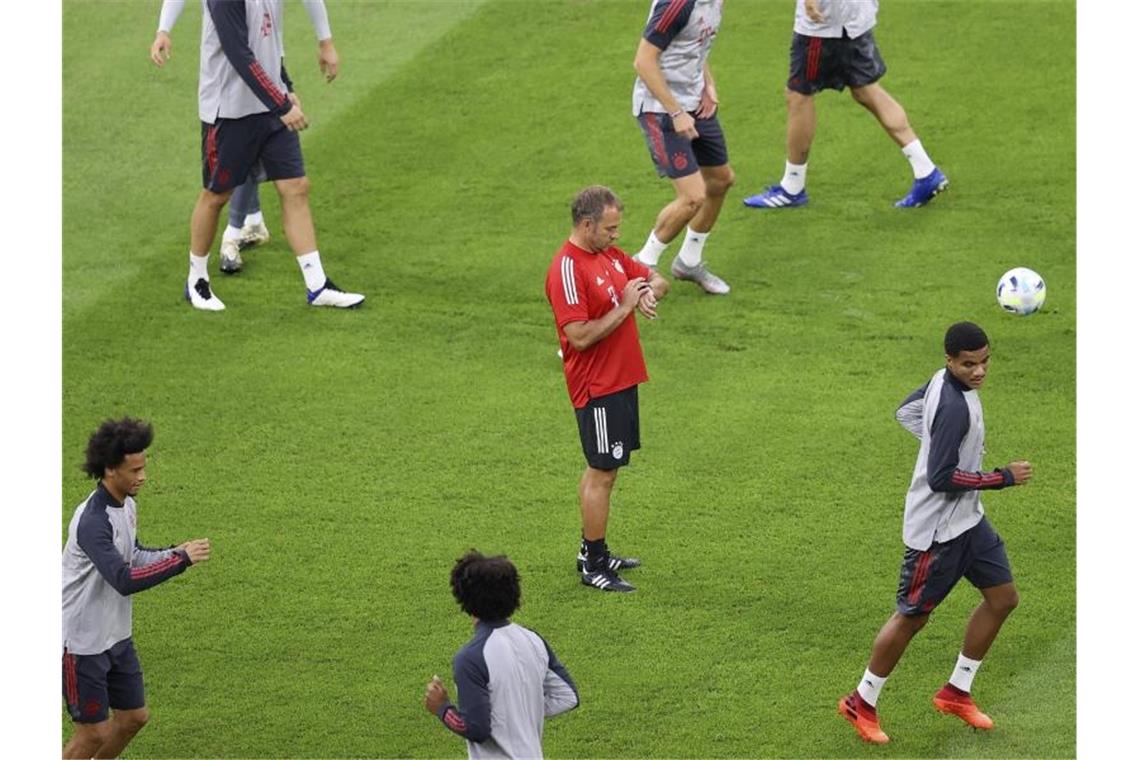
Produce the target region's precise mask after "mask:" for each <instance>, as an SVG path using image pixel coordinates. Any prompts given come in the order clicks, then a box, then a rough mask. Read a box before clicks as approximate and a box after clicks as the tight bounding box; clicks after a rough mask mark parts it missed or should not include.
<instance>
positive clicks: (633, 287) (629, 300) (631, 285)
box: [621, 277, 649, 313]
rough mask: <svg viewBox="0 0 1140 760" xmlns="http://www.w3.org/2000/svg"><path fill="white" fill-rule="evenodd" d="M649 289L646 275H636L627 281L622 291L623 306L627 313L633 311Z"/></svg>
mask: <svg viewBox="0 0 1140 760" xmlns="http://www.w3.org/2000/svg"><path fill="white" fill-rule="evenodd" d="M647 290H649V283H648V282H646V281H645V278H644V277H634V278H633V279H632V280H630V281H629V282H627V283H626V284H625V287H624V288H622V291H621V306H622V308H623V309H625V310H626V312H627V313H632V312H633V310H634V309H636V308H637V304H638V302H639V301H641V298H642V296H643V295H644V294H645V291H647Z"/></svg>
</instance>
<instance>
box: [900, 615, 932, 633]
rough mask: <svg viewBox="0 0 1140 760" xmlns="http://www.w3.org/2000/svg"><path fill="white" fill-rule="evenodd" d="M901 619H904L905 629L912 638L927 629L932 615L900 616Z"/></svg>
mask: <svg viewBox="0 0 1140 760" xmlns="http://www.w3.org/2000/svg"><path fill="white" fill-rule="evenodd" d="M899 617H900V618H901V619H902V624H903V627H905V628H906V629H907V631H908V632H909V633H910V635H911V636H913V635H915V634H916V633H918V632H919V631H921V630H922V629H923V628H925V627H926V621H927V620H930V615H899Z"/></svg>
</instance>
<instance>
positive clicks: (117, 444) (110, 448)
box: [83, 417, 154, 480]
mask: <svg viewBox="0 0 1140 760" xmlns="http://www.w3.org/2000/svg"><path fill="white" fill-rule="evenodd" d="M152 440H154V428H152V427H151V426H150V423H149V422H145V421H143V420H137V419H134V418H133V417H124V418H123V419H121V420H104V421H103V424H102V425H100V426H99V428H98V429H97V430H96V431H95V432H94V433H92V434H91V437H90V438H88V439H87V459H86V461H84V463H83V471H84V472H86V473H87V474H88V475H90V476H91V477H93V478H95V479H96V480H99V479H100V478H102V477H103V475H104V474H105V471H106V470H107V469H108V468H110V469H114V468H116V467H118V466H119V465H121V464H122V463H123V460H124V459H126V458H127V455H128V454H137V453H139V452H140V451H146V449H147V447H148V446H150V442H151V441H152Z"/></svg>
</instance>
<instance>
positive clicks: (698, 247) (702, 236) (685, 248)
mask: <svg viewBox="0 0 1140 760" xmlns="http://www.w3.org/2000/svg"><path fill="white" fill-rule="evenodd" d="M708 236H709V233H707V232H693V230H692V229H691V228H689V227H686V228H685V242H684V243H682V244H681V252H680V253H678V254H677V256H678V257H680V259H681V263H682V264H684V265H685V266H687V267H695V266H696V265H697V264H700V263H701V252H702V251H703V250H704V248H705V240H706V239H707V238H708Z"/></svg>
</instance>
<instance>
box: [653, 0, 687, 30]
mask: <svg viewBox="0 0 1140 760" xmlns="http://www.w3.org/2000/svg"><path fill="white" fill-rule="evenodd" d="M684 7H685V0H673V2H671V3H669V7H668V8H666V9H665V12H664V13H663V14H661V20H660V21H658V22H657V26H655V27H653V31H655V32H666V31H668V30H669V25H670V24H672V23H673V20H674V19H676V18H677V14H678V13H680V12H681V9H682V8H684Z"/></svg>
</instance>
